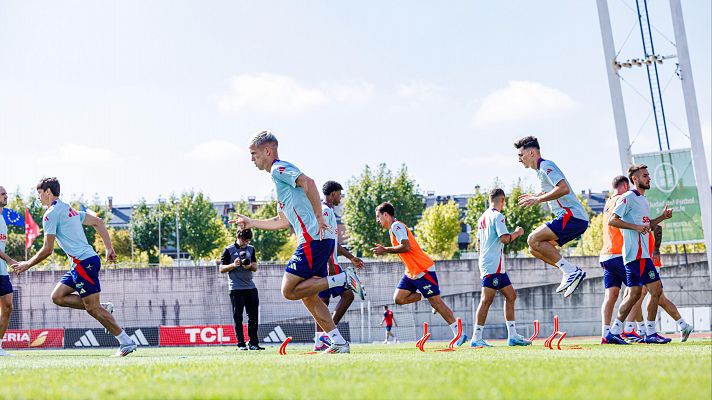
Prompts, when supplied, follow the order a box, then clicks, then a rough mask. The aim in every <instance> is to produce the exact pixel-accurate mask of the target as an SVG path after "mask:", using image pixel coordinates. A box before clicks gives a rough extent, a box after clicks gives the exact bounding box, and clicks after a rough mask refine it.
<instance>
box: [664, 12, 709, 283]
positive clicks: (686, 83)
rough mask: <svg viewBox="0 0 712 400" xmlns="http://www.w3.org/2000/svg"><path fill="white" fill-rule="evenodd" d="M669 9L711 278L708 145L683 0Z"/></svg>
mask: <svg viewBox="0 0 712 400" xmlns="http://www.w3.org/2000/svg"><path fill="white" fill-rule="evenodd" d="M670 12H671V14H672V26H673V30H674V31H675V42H676V43H677V58H678V60H679V61H680V76H681V81H682V94H683V98H684V99H685V112H686V113H687V127H688V129H689V131H690V147H691V148H692V166H693V168H694V170H695V181H696V183H697V193H698V195H699V198H700V211H702V228H703V231H704V235H705V247H706V248H707V265H708V267H709V273H710V279H712V191H711V190H710V178H709V174H708V172H707V161H706V158H705V147H704V146H705V145H704V143H703V142H702V127H701V126H700V114H699V111H698V109H697V95H696V94H695V82H694V81H693V79H692V67H691V63H690V50H689V49H688V48H687V34H686V33H685V22H684V20H683V18H682V6H681V5H680V0H670Z"/></svg>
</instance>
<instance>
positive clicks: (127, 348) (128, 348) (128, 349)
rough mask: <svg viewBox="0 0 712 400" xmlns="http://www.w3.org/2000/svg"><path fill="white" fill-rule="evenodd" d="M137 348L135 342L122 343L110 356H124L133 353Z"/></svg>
mask: <svg viewBox="0 0 712 400" xmlns="http://www.w3.org/2000/svg"><path fill="white" fill-rule="evenodd" d="M137 348H138V345H137V344H136V343H131V344H122V345H121V346H119V349H118V350H116V353H114V355H113V356H112V357H126V356H127V355H129V353H133V352H134V351H135V350H136V349H137Z"/></svg>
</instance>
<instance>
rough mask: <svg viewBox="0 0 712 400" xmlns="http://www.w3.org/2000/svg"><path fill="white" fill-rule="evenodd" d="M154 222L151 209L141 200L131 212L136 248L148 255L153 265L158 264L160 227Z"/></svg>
mask: <svg viewBox="0 0 712 400" xmlns="http://www.w3.org/2000/svg"><path fill="white" fill-rule="evenodd" d="M154 222H155V221H154V219H153V218H152V213H151V208H150V207H149V206H148V204H146V200H145V199H141V201H140V202H139V203H138V204H136V205H135V206H134V208H133V211H132V212H131V231H132V232H133V239H134V246H135V247H136V248H137V249H139V250H141V251H145V252H146V253H147V254H148V262H149V263H151V264H155V263H158V253H157V252H156V247H157V246H158V225H157V224H155V223H154Z"/></svg>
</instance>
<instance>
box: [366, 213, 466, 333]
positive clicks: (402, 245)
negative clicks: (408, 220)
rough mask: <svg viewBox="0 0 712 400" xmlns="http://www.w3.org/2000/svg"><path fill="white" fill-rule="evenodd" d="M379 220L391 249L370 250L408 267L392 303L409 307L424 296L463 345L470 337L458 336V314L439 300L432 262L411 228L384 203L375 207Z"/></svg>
mask: <svg viewBox="0 0 712 400" xmlns="http://www.w3.org/2000/svg"><path fill="white" fill-rule="evenodd" d="M376 219H377V220H378V223H379V224H380V225H381V226H382V227H384V228H386V229H388V230H389V232H390V236H391V246H390V247H386V246H383V245H382V244H376V245H375V246H376V247H374V248H372V249H371V251H373V254H375V255H377V256H381V255H383V254H386V253H390V254H397V255H398V257H400V259H401V261H403V264H404V265H405V274H404V275H403V278H401V280H400V283H398V286H397V287H396V291H395V293H394V294H393V301H394V302H395V303H396V304H410V303H415V302H416V301H420V299H422V298H423V297H425V298H426V299H428V301H429V302H430V305H431V306H432V307H433V308H434V309H435V311H437V312H438V313H439V314H440V315H441V316H442V317H443V319H444V320H445V322H447V324H448V325H449V326H450V329H451V330H452V333H453V335H454V336H455V344H456V345H457V346H460V345H462V344H463V343H464V342H465V341H466V340H467V339H468V337H467V335H465V334H462V332H460V334H459V336H458V329H457V320H456V319H455V315H454V314H453V313H452V310H451V309H450V307H448V306H447V304H445V302H444V301H443V299H442V298H441V297H440V285H439V284H438V277H437V275H435V271H433V266H434V265H435V263H434V262H433V260H432V259H431V258H430V257H429V256H428V255H427V254H425V252H424V251H423V250H422V249H421V248H420V246H419V245H418V242H417V241H416V240H415V237H414V236H413V233H412V232H411V231H410V229H408V227H407V226H406V225H405V224H404V223H402V222H401V221H398V220H397V219H396V218H395V209H394V208H393V205H392V204H391V203H388V202H386V203H382V204H381V205H379V206H378V207H376ZM418 292H420V293H418Z"/></svg>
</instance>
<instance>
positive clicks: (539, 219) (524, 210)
mask: <svg viewBox="0 0 712 400" xmlns="http://www.w3.org/2000/svg"><path fill="white" fill-rule="evenodd" d="M525 191H526V193H529V192H532V188H530V187H527V188H524V187H523V185H522V181H521V180H518V181H517V182H516V183H515V184H514V187H513V188H512V192H511V193H510V194H509V196H507V200H506V205H505V208H504V212H503V214H504V216H505V218H506V221H507V228H508V229H509V231H510V232H512V231H513V230H514V229H515V228H516V227H518V226H521V227H522V228H523V229H524V237H523V238H520V239H517V240H515V241H514V242H512V243H510V244H508V245H507V246H506V248H507V251H510V252H516V251H520V250H523V249H526V248H527V247H528V245H527V241H526V235H529V234H530V233H532V231H534V229H536V228H537V227H538V226H539V225H541V224H542V223H543V222H544V220H545V219H546V218H547V216H548V213H547V211H546V210H545V209H544V207H537V206H533V207H520V206H519V204H518V202H519V196H520V195H522V194H523V193H525Z"/></svg>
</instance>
